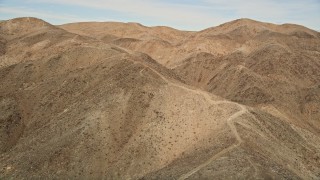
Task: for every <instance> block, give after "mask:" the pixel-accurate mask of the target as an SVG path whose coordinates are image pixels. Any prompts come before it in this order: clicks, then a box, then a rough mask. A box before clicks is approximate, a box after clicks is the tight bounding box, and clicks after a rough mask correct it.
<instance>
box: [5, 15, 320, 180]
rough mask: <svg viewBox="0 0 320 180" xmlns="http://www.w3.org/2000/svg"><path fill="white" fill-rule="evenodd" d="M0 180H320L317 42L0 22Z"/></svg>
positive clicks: (245, 23)
mask: <svg viewBox="0 0 320 180" xmlns="http://www.w3.org/2000/svg"><path fill="white" fill-rule="evenodd" d="M0 179H181V180H182V179H320V33H319V32H317V31H313V30H311V29H308V28H306V27H303V26H299V25H294V24H283V25H275V24H270V23H263V22H258V21H254V20H250V19H239V20H235V21H232V22H228V23H225V24H222V25H220V26H217V27H212V28H208V29H205V30H203V31H199V32H190V31H179V30H176V29H173V28H169V27H160V26H159V27H146V26H143V25H141V24H137V23H108V22H106V23H97V22H85V23H72V24H66V25H61V26H54V25H51V24H49V23H47V22H44V21H42V20H40V19H36V18H16V19H11V20H7V21H2V22H0Z"/></svg>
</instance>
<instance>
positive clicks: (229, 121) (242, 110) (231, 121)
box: [135, 62, 249, 180]
mask: <svg viewBox="0 0 320 180" xmlns="http://www.w3.org/2000/svg"><path fill="white" fill-rule="evenodd" d="M135 63H137V62H135ZM138 63H140V62H138ZM140 64H141V65H143V66H144V67H145V68H148V69H150V70H151V71H153V72H154V73H156V74H157V75H158V76H159V77H161V79H163V80H164V81H165V82H167V83H168V84H169V85H171V86H175V87H178V88H181V89H184V90H186V91H190V92H192V93H195V94H198V95H201V96H203V97H204V98H205V99H206V100H207V101H208V102H209V103H210V104H211V105H218V104H232V105H236V106H237V107H239V108H240V110H239V111H238V112H236V113H234V114H233V115H231V116H230V117H229V118H228V119H227V125H228V126H229V127H230V129H231V131H232V133H233V134H234V136H235V137H236V139H237V141H238V142H237V143H236V144H234V145H232V146H229V147H228V148H226V149H223V150H222V151H220V152H219V153H217V154H214V155H213V156H212V157H211V158H209V159H208V160H207V161H205V162H204V163H202V164H200V165H199V166H197V167H196V168H194V169H192V170H191V171H189V172H187V173H185V174H183V175H182V176H181V177H180V178H179V179H178V180H184V179H186V178H188V177H190V176H191V175H193V174H194V173H196V172H198V171H199V170H200V169H202V168H204V167H206V166H207V165H209V164H210V163H211V162H213V161H214V160H216V159H217V158H219V157H221V156H223V155H224V154H226V153H228V152H230V151H232V150H233V149H235V148H237V147H238V146H240V144H241V143H242V142H243V140H242V139H241V137H240V135H239V133H238V131H237V129H236V127H235V125H234V119H236V118H238V117H240V116H241V115H243V114H246V113H249V112H248V110H247V108H246V107H245V106H243V105H240V104H238V103H235V102H230V101H225V100H222V101H214V100H212V97H211V95H210V94H209V93H208V92H205V91H202V90H200V89H192V88H189V87H187V85H182V84H180V83H178V82H177V83H174V82H172V81H169V80H168V79H167V78H165V77H164V76H163V75H162V74H160V73H159V72H158V71H156V70H154V69H153V68H151V67H149V66H147V65H145V64H143V63H140ZM145 68H143V69H142V70H141V71H140V72H139V74H140V75H142V76H144V75H143V73H142V72H143V71H144V70H145Z"/></svg>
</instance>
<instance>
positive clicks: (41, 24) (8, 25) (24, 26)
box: [0, 17, 56, 38]
mask: <svg viewBox="0 0 320 180" xmlns="http://www.w3.org/2000/svg"><path fill="white" fill-rule="evenodd" d="M0 26H1V29H0V34H1V35H4V36H6V37H4V38H10V37H14V36H17V35H23V34H28V33H32V32H35V31H40V30H48V29H56V27H55V26H53V25H51V24H49V23H47V22H45V21H43V20H41V19H38V18H34V17H22V18H15V19H10V20H6V21H1V22H0Z"/></svg>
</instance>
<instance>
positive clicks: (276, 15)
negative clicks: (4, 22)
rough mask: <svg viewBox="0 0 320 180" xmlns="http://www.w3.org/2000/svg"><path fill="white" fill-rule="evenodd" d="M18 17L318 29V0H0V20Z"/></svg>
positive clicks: (185, 26) (194, 27)
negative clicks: (250, 22) (242, 22)
mask: <svg viewBox="0 0 320 180" xmlns="http://www.w3.org/2000/svg"><path fill="white" fill-rule="evenodd" d="M21 16H33V17H38V18H41V19H43V20H45V21H48V22H50V23H52V24H63V23H68V22H79V21H121V22H139V23H141V24H144V25H147V26H155V25H165V26H171V27H174V28H177V29H183V30H201V29H205V28H208V27H212V26H216V25H219V24H221V23H224V22H227V21H231V20H235V19H239V18H250V19H255V20H259V21H265V22H271V23H276V24H282V23H295V24H301V25H304V26H307V27H309V28H312V29H315V30H318V31H319V30H320V0H0V19H11V18H15V17H21Z"/></svg>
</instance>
